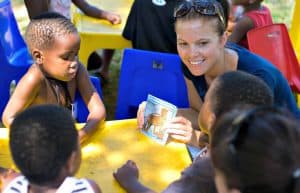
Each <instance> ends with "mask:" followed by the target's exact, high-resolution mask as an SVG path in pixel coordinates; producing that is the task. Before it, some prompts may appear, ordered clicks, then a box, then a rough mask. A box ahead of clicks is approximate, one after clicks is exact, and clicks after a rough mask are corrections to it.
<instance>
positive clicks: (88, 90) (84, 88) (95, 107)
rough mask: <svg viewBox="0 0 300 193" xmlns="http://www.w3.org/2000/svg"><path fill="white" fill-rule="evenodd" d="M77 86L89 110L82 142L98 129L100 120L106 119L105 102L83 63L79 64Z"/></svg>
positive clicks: (82, 133) (81, 132) (81, 133)
mask: <svg viewBox="0 0 300 193" xmlns="http://www.w3.org/2000/svg"><path fill="white" fill-rule="evenodd" d="M77 87H78V89H79V92H80V94H81V96H82V98H83V100H84V102H85V104H86V106H87V108H88V110H89V115H88V117H87V120H86V124H85V126H84V127H83V128H82V129H81V130H80V131H79V137H80V142H83V141H84V139H85V138H86V137H87V136H88V135H89V134H90V133H92V132H93V131H94V130H96V129H97V127H98V125H99V123H100V121H102V120H104V119H105V116H106V112H105V107H104V104H103V102H102V100H101V98H100V96H99V94H98V93H97V91H96V89H95V88H94V86H93V85H92V83H91V81H90V78H89V74H88V72H87V70H86V69H85V68H84V66H83V65H82V64H80V65H79V68H78V75H77Z"/></svg>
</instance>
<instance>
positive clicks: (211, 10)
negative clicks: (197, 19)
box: [174, 0, 226, 26]
mask: <svg viewBox="0 0 300 193" xmlns="http://www.w3.org/2000/svg"><path fill="white" fill-rule="evenodd" d="M192 8H194V10H195V11H196V12H197V13H200V14H202V15H209V16H215V15H216V16H218V18H219V19H220V21H221V22H222V24H223V26H226V25H225V19H224V18H225V16H224V12H223V8H222V6H221V4H220V3H219V2H217V1H215V0H186V1H185V2H183V3H182V4H180V5H179V6H178V7H177V8H176V9H175V11H174V18H175V19H177V18H180V17H183V16H185V15H187V14H188V13H189V12H190V11H191V10H192Z"/></svg>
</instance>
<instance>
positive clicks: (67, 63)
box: [2, 12, 106, 142]
mask: <svg viewBox="0 0 300 193" xmlns="http://www.w3.org/2000/svg"><path fill="white" fill-rule="evenodd" d="M25 41H26V43H27V45H28V48H29V51H30V53H31V55H32V57H33V60H34V64H33V65H32V66H31V67H30V68H29V70H28V71H27V72H26V74H25V75H24V76H23V77H22V79H21V80H20V81H19V83H18V85H17V87H16V89H15V91H14V93H13V94H12V96H11V97H10V99H9V101H8V104H7V105H6V107H5V109H4V112H3V116H2V121H3V124H4V125H5V126H6V127H7V128H9V127H10V125H11V123H12V122H13V120H14V119H15V117H16V115H17V114H18V113H20V112H21V111H23V110H25V109H26V108H28V107H30V106H34V105H39V104H57V105H60V106H63V107H65V108H68V109H69V110H70V114H75V108H74V98H75V92H76V90H78V91H79V92H80V94H81V96H82V98H83V100H84V102H85V104H86V106H87V108H88V110H89V114H88V117H87V120H86V124H85V125H84V127H83V128H82V129H80V130H79V138H80V141H81V142H83V141H84V140H85V139H86V138H87V137H88V136H89V135H90V134H91V133H92V132H93V131H95V130H96V129H97V127H98V125H99V123H100V122H101V121H103V120H104V119H105V116H106V115H105V107H104V104H103V102H102V100H101V98H100V96H99V94H98V93H97V91H96V90H95V88H94V87H93V85H92V83H91V81H90V78H89V74H88V72H87V70H86V69H85V67H84V66H83V65H82V64H81V63H80V62H79V61H78V51H79V48H80V37H79V34H78V32H77V29H76V27H75V26H74V25H73V24H72V23H71V21H70V20H69V19H67V18H65V17H64V16H62V15H60V14H59V13H56V12H46V13H44V14H41V15H40V16H37V17H35V18H34V19H32V20H31V21H30V24H29V25H28V27H27V30H26V33H25ZM74 118H76V117H74Z"/></svg>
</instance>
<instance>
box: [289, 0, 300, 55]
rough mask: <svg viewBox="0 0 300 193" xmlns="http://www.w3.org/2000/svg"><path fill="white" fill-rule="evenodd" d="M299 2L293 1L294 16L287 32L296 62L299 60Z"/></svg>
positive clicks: (299, 0) (298, 0) (297, 0)
mask: <svg viewBox="0 0 300 193" xmlns="http://www.w3.org/2000/svg"><path fill="white" fill-rule="evenodd" d="M299 19H300V0H296V1H295V8H294V15H293V18H292V25H291V29H290V30H289V33H290V36H291V40H292V43H293V47H294V49H295V52H296V54H297V58H298V60H300V22H299Z"/></svg>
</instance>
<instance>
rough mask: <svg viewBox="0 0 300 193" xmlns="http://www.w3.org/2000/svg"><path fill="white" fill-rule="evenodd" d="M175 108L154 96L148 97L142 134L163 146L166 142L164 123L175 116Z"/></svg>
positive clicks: (166, 134) (166, 135)
mask: <svg viewBox="0 0 300 193" xmlns="http://www.w3.org/2000/svg"><path fill="white" fill-rule="evenodd" d="M176 113H177V107H176V106H175V105H173V104H171V103H168V102H167V101H164V100H162V99H159V98H157V97H155V96H152V95H150V94H149V95H148V98H147V104H146V107H145V112H144V125H143V128H142V132H143V133H144V134H145V135H146V136H148V137H150V138H152V139H153V140H155V141H156V142H158V143H160V144H162V145H164V144H166V142H167V140H168V133H167V132H166V128H165V127H164V126H165V123H167V121H169V120H171V119H172V118H174V117H175V116H176Z"/></svg>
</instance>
